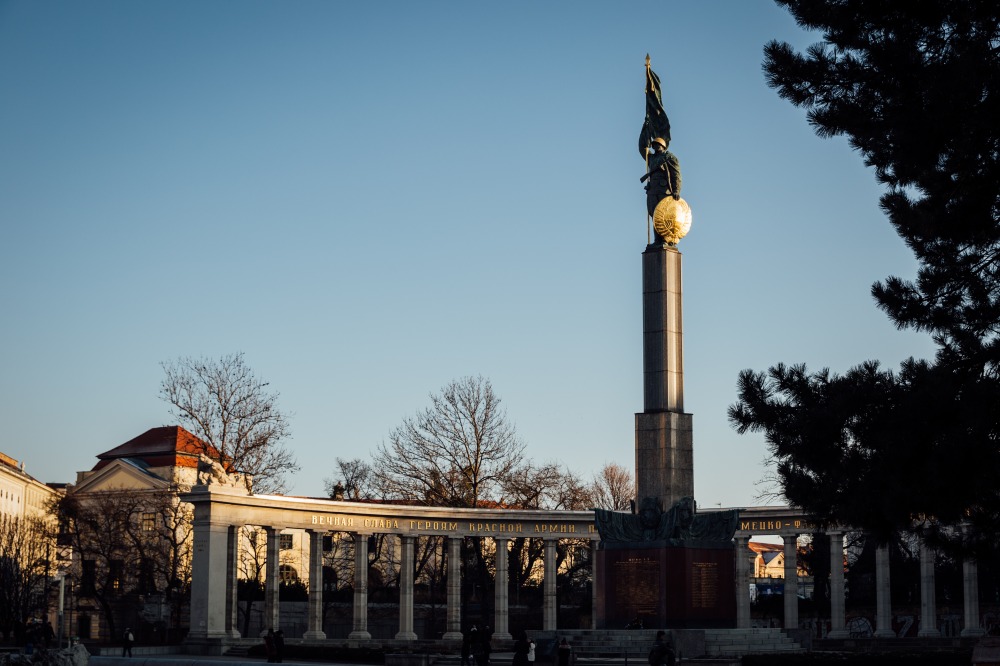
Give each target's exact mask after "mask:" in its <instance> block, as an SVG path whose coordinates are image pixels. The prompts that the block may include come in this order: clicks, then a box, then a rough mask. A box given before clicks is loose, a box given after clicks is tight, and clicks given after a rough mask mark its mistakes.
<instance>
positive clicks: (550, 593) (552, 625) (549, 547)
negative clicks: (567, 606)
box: [542, 539, 558, 631]
mask: <svg viewBox="0 0 1000 666" xmlns="http://www.w3.org/2000/svg"><path fill="white" fill-rule="evenodd" d="M557 543H558V540H557V539H545V540H544V544H545V545H544V548H543V550H542V553H543V555H542V556H543V557H544V558H545V579H544V580H543V581H542V599H543V607H542V629H543V630H545V631H555V630H556V625H557V624H558V607H557V603H558V599H557V598H556V544H557Z"/></svg>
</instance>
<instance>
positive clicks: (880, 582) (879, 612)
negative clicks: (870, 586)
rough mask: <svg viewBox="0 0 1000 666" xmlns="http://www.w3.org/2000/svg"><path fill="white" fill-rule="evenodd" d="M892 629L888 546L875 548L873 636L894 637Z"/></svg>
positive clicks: (894, 633)
mask: <svg viewBox="0 0 1000 666" xmlns="http://www.w3.org/2000/svg"><path fill="white" fill-rule="evenodd" d="M895 637H896V632H895V631H893V630H892V594H891V587H890V585H889V547H888V546H879V547H878V548H877V549H876V550H875V638H895Z"/></svg>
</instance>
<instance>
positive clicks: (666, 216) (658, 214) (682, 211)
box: [653, 196, 691, 245]
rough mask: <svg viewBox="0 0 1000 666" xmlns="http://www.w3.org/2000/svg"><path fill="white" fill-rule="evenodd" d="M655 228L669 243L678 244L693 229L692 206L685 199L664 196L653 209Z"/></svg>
mask: <svg viewBox="0 0 1000 666" xmlns="http://www.w3.org/2000/svg"><path fill="white" fill-rule="evenodd" d="M653 229H655V230H656V233H658V234H660V235H661V236H663V238H664V240H666V241H667V243H668V244H669V245H677V241H679V240H680V239H682V238H684V237H685V236H686V235H687V232H688V231H690V230H691V206H689V205H688V203H687V202H686V201H684V199H674V198H673V197H670V196H668V197H666V198H664V199H663V200H661V201H660V203H658V204H656V208H655V209H654V210H653Z"/></svg>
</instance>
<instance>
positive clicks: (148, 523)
mask: <svg viewBox="0 0 1000 666" xmlns="http://www.w3.org/2000/svg"><path fill="white" fill-rule="evenodd" d="M155 529H156V514H155V513H151V512H147V513H143V514H142V531H143V532H152V531H153V530H155Z"/></svg>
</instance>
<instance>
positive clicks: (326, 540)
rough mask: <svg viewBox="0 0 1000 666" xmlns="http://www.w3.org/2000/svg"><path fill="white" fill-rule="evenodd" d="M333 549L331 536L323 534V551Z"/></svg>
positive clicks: (326, 551)
mask: <svg viewBox="0 0 1000 666" xmlns="http://www.w3.org/2000/svg"><path fill="white" fill-rule="evenodd" d="M331 550H333V536H331V535H329V534H326V535H324V536H323V552H324V553H329V552H330V551H331Z"/></svg>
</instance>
